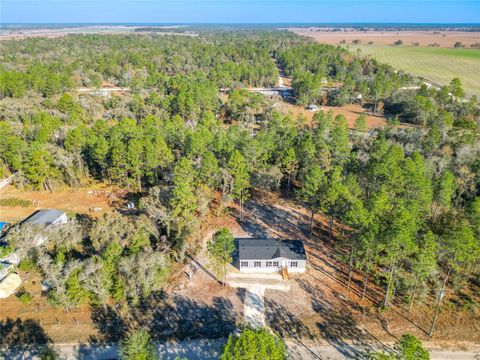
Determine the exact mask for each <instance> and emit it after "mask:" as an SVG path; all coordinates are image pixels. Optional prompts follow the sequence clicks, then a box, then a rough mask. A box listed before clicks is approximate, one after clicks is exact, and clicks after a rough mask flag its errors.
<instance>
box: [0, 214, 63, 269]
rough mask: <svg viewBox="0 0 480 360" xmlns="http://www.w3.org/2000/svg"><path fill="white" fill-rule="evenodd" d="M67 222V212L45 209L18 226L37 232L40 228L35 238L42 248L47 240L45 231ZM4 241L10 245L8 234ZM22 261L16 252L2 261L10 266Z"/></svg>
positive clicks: (37, 244)
mask: <svg viewBox="0 0 480 360" xmlns="http://www.w3.org/2000/svg"><path fill="white" fill-rule="evenodd" d="M67 221H68V219H67V214H65V212H63V211H60V210H55V209H43V210H39V211H37V212H35V213H34V214H32V215H30V216H29V217H28V218H26V219H25V220H23V221H22V222H21V223H20V224H19V225H18V226H34V227H35V228H36V230H37V228H38V230H37V231H38V234H37V235H36V236H35V246H40V245H42V244H43V243H44V242H45V241H46V240H47V238H46V236H45V233H44V230H45V229H47V228H49V227H51V226H57V225H61V224H65V223H67ZM5 240H6V242H5ZM2 241H3V242H5V244H8V233H7V234H6V235H4V236H3V238H2ZM20 260H21V259H20V257H19V256H18V254H17V252H16V251H15V250H14V251H13V252H11V253H10V254H8V255H7V256H5V257H4V258H2V259H0V261H3V262H7V263H10V264H18V263H19V262H20Z"/></svg>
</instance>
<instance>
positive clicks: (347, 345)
mask: <svg viewBox="0 0 480 360" xmlns="http://www.w3.org/2000/svg"><path fill="white" fill-rule="evenodd" d="M300 287H301V288H302V289H303V290H305V291H306V292H308V293H309V294H312V297H311V306H312V308H313V310H314V311H315V312H316V313H317V314H318V315H320V317H321V320H320V321H317V322H316V326H317V328H318V329H319V330H320V332H321V335H322V337H323V338H324V339H325V340H327V341H328V343H329V344H330V345H332V346H333V347H335V349H337V351H338V352H339V353H341V354H342V355H343V356H344V357H345V358H347V359H357V358H362V357H363V356H366V354H367V353H368V352H369V351H372V350H378V349H385V350H387V349H388V347H387V346H386V345H384V344H383V343H382V342H381V341H380V340H379V339H377V338H376V337H375V336H374V335H372V334H371V333H370V332H368V331H367V330H366V329H365V328H363V327H361V326H360V324H359V323H358V322H357V321H356V320H355V315H354V313H353V312H352V310H357V311H364V309H363V308H361V307H360V306H358V305H356V304H354V303H352V302H349V301H348V300H345V299H343V298H342V297H341V295H340V294H338V293H336V294H335V295H336V297H337V299H336V301H335V305H332V304H331V303H329V302H328V301H326V300H325V294H324V292H323V291H322V290H321V289H320V288H318V287H317V286H312V285H311V284H310V283H308V282H306V281H300ZM368 316H369V317H370V318H371V317H372V316H375V315H374V314H368ZM377 317H378V316H377ZM377 320H379V321H380V322H384V320H383V319H381V318H378V319H377ZM384 325H385V324H384ZM387 331H388V330H387ZM389 334H390V333H389ZM390 335H391V336H393V335H392V334H390Z"/></svg>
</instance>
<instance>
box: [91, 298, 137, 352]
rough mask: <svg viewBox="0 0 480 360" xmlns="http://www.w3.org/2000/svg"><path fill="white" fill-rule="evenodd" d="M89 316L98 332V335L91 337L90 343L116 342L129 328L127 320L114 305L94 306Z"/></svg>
mask: <svg viewBox="0 0 480 360" xmlns="http://www.w3.org/2000/svg"><path fill="white" fill-rule="evenodd" d="M91 317H92V322H93V323H94V324H95V327H96V328H97V331H98V332H99V334H100V336H99V337H91V338H90V342H91V343H105V342H106V343H108V342H116V341H118V340H120V339H121V338H123V337H124V336H125V334H126V333H127V332H128V330H129V327H128V324H127V321H128V320H126V319H124V318H123V317H122V315H121V314H120V313H119V312H118V310H117V309H116V308H115V307H114V306H110V305H105V306H94V307H93V308H92V316H91Z"/></svg>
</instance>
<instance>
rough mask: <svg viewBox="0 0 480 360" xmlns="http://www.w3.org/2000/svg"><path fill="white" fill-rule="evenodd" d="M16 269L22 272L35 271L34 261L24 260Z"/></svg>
mask: <svg viewBox="0 0 480 360" xmlns="http://www.w3.org/2000/svg"><path fill="white" fill-rule="evenodd" d="M18 268H19V269H20V270H22V271H33V270H35V269H36V265H35V261H33V260H32V259H25V260H22V261H21V262H20V264H18Z"/></svg>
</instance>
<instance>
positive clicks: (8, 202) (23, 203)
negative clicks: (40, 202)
mask: <svg viewBox="0 0 480 360" xmlns="http://www.w3.org/2000/svg"><path fill="white" fill-rule="evenodd" d="M31 205H32V202H31V201H30V200H25V199H19V198H6V199H0V206H6V207H17V206H20V207H28V206H31Z"/></svg>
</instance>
